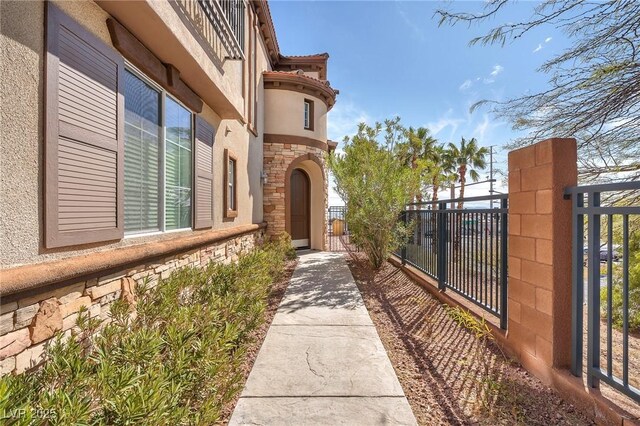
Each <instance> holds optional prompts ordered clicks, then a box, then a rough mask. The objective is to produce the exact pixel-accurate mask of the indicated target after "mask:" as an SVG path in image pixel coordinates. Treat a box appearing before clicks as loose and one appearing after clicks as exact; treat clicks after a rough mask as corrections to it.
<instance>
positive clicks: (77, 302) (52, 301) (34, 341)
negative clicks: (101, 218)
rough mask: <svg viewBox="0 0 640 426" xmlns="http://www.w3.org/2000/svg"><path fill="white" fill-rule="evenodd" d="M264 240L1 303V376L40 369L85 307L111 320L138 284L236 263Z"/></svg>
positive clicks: (234, 241) (253, 238)
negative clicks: (112, 312) (115, 305)
mask: <svg viewBox="0 0 640 426" xmlns="http://www.w3.org/2000/svg"><path fill="white" fill-rule="evenodd" d="M262 240H263V230H258V231H255V232H251V233H247V234H244V235H239V236H236V237H233V238H230V239H228V240H226V241H220V242H218V243H215V244H211V245H207V246H204V247H200V248H196V249H193V250H189V251H187V252H184V253H180V254H177V255H174V256H169V257H166V258H162V259H157V260H155V261H153V262H149V263H145V264H141V265H138V266H135V267H133V268H128V269H123V270H120V271H115V272H111V273H109V274H108V275H103V276H99V277H94V278H90V279H85V280H79V281H77V282H74V283H71V284H67V285H64V286H58V287H55V288H53V289H45V290H44V291H41V292H37V293H33V292H29V293H27V294H26V295H25V296H24V297H20V295H18V297H17V298H16V297H12V300H13V301H10V302H6V303H5V302H4V301H3V302H2V304H0V313H1V314H0V376H2V375H5V374H9V373H15V374H20V373H22V372H24V371H27V370H30V369H32V368H34V367H37V366H38V365H40V364H41V363H42V362H43V361H44V360H45V357H44V354H45V349H46V347H47V345H48V344H49V343H50V342H51V341H52V339H54V336H55V335H56V334H57V333H59V332H62V333H64V336H65V337H69V336H72V335H73V334H74V332H75V331H74V327H75V325H76V320H77V318H78V312H79V311H80V309H81V308H82V307H86V308H87V310H88V313H89V316H90V317H91V318H99V319H101V320H102V321H103V322H107V321H110V318H109V312H110V308H111V304H112V303H113V302H114V301H115V300H118V299H125V300H127V301H129V302H135V296H134V288H135V285H136V284H138V283H142V282H144V281H147V283H148V285H150V286H151V287H154V286H155V285H157V283H158V281H159V280H161V279H165V278H167V277H169V275H171V273H172V272H173V271H175V270H176V269H180V268H183V267H186V266H195V267H202V266H205V265H207V264H208V263H209V262H216V263H225V264H226V263H231V262H235V261H237V260H238V257H239V256H240V255H241V254H244V253H247V252H249V251H251V250H252V249H254V248H255V247H256V246H258V245H260V244H261V243H262ZM49 288H50V287H49Z"/></svg>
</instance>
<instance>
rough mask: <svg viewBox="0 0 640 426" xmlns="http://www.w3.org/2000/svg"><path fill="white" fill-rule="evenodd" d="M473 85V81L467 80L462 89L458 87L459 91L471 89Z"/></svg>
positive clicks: (461, 86)
mask: <svg viewBox="0 0 640 426" xmlns="http://www.w3.org/2000/svg"><path fill="white" fill-rule="evenodd" d="M472 84H473V82H472V81H471V80H465V81H464V83H462V84H461V85H460V87H458V90H461V91H465V90H467V89H469V88H470V87H471V85H472Z"/></svg>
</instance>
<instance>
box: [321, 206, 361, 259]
mask: <svg viewBox="0 0 640 426" xmlns="http://www.w3.org/2000/svg"><path fill="white" fill-rule="evenodd" d="M327 226H328V228H327V247H328V249H329V251H358V248H357V247H356V246H355V245H354V244H353V242H352V241H351V234H350V232H349V226H348V225H347V207H346V206H331V207H329V210H328V214H327Z"/></svg>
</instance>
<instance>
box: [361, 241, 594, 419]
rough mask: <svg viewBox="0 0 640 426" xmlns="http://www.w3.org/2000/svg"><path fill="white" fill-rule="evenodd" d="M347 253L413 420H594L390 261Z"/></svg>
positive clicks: (480, 327) (478, 326)
mask: <svg viewBox="0 0 640 426" xmlns="http://www.w3.org/2000/svg"><path fill="white" fill-rule="evenodd" d="M348 261H349V266H350V268H351V271H352V273H353V275H354V277H355V278H356V282H357V284H358V287H359V288H360V291H361V293H362V295H363V297H364V301H365V304H366V306H367V308H368V310H369V313H370V315H371V318H372V320H373V322H374V324H375V326H376V329H377V330H378V333H379V334H380V338H381V339H382V342H383V344H384V346H385V348H386V349H387V352H388V354H389V357H390V358H391V362H392V364H393V366H394V368H395V370H396V374H397V375H398V378H399V379H400V383H401V384H402V387H403V389H404V391H405V393H406V395H407V399H408V400H409V403H410V404H411V408H412V409H413V412H414V414H415V416H416V418H417V420H418V423H419V424H421V425H436V424H460V425H466V424H483V425H495V424H505V425H512V424H526V425H589V424H594V423H593V422H592V421H591V419H589V418H588V417H587V416H586V414H584V413H581V412H578V411H577V410H576V409H575V407H574V406H573V405H571V404H569V403H567V402H566V401H564V400H563V399H562V398H561V397H560V396H559V395H558V394H557V393H556V392H554V391H553V390H552V389H550V388H548V387H547V386H545V385H543V384H542V383H541V382H540V381H539V380H538V379H536V378H535V377H533V376H531V375H529V374H528V373H527V372H526V371H525V370H524V369H523V368H521V367H520V366H519V365H517V364H515V363H514V362H512V361H510V360H508V359H506V357H505V356H504V355H503V354H502V353H501V351H500V349H499V348H498V347H497V345H495V344H494V343H493V342H492V341H491V340H490V339H489V338H488V337H486V334H483V333H482V326H481V324H480V323H478V322H477V321H476V323H475V324H474V323H473V320H471V322H469V321H468V318H466V317H464V316H462V318H463V319H464V318H466V319H467V322H465V326H462V325H461V322H462V321H461V320H460V318H461V316H460V315H459V311H458V312H456V311H451V310H450V308H447V307H446V306H444V305H442V304H441V303H440V302H438V300H437V299H435V298H433V297H432V296H431V295H430V294H429V293H428V292H427V291H426V290H425V289H423V288H422V287H420V286H419V285H418V284H416V283H414V282H413V281H411V280H410V279H409V278H408V277H407V276H406V275H405V274H404V273H403V272H402V271H401V270H399V269H398V268H396V267H394V266H392V265H391V264H386V265H385V266H384V267H382V268H381V269H380V270H379V271H375V272H374V271H372V269H371V267H370V266H369V265H368V264H367V263H366V258H365V256H364V255H363V254H360V253H352V254H351V255H350V257H349V258H348ZM454 318H457V320H455V319H454ZM478 336H479V337H478ZM483 336H485V337H483Z"/></svg>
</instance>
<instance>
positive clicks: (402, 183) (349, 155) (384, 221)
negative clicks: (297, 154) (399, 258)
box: [327, 118, 422, 269]
mask: <svg viewBox="0 0 640 426" xmlns="http://www.w3.org/2000/svg"><path fill="white" fill-rule="evenodd" d="M407 134H408V133H407V131H406V129H404V128H403V127H402V126H401V125H400V119H399V118H396V119H394V120H386V121H385V124H384V127H383V125H382V124H381V123H376V124H375V125H374V127H370V126H367V125H366V124H365V123H361V124H360V125H359V127H358V133H357V134H356V135H355V136H353V137H352V138H348V137H346V138H345V139H344V154H338V153H336V152H333V153H331V154H330V155H329V156H328V161H327V164H328V165H329V168H330V169H331V172H332V173H333V177H334V180H335V184H336V191H337V192H338V194H339V195H340V197H341V198H342V200H343V201H344V202H345V204H346V206H347V213H346V218H345V219H346V222H347V225H348V227H349V232H350V233H351V238H352V241H353V242H354V243H355V244H356V245H357V246H358V247H360V248H362V250H363V251H364V252H365V253H366V254H367V257H368V258H369V261H370V262H371V264H372V266H373V267H374V268H376V269H377V268H379V267H380V266H382V264H383V263H384V262H385V261H386V260H387V258H388V257H389V255H390V254H391V253H392V252H393V250H395V249H396V248H397V247H399V246H400V245H402V244H404V242H405V241H406V240H407V237H408V235H409V233H410V229H411V226H405V224H404V223H403V222H402V221H400V220H399V217H400V213H401V212H402V211H403V210H404V208H405V206H406V204H407V203H408V202H409V201H411V200H412V199H413V197H414V195H415V194H417V193H418V190H419V187H420V174H421V172H422V168H415V169H414V168H410V167H407V165H406V162H405V161H404V160H403V159H402V158H401V157H400V156H399V155H397V154H398V149H399V148H398V146H401V145H402V144H405V143H406V138H407Z"/></svg>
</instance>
